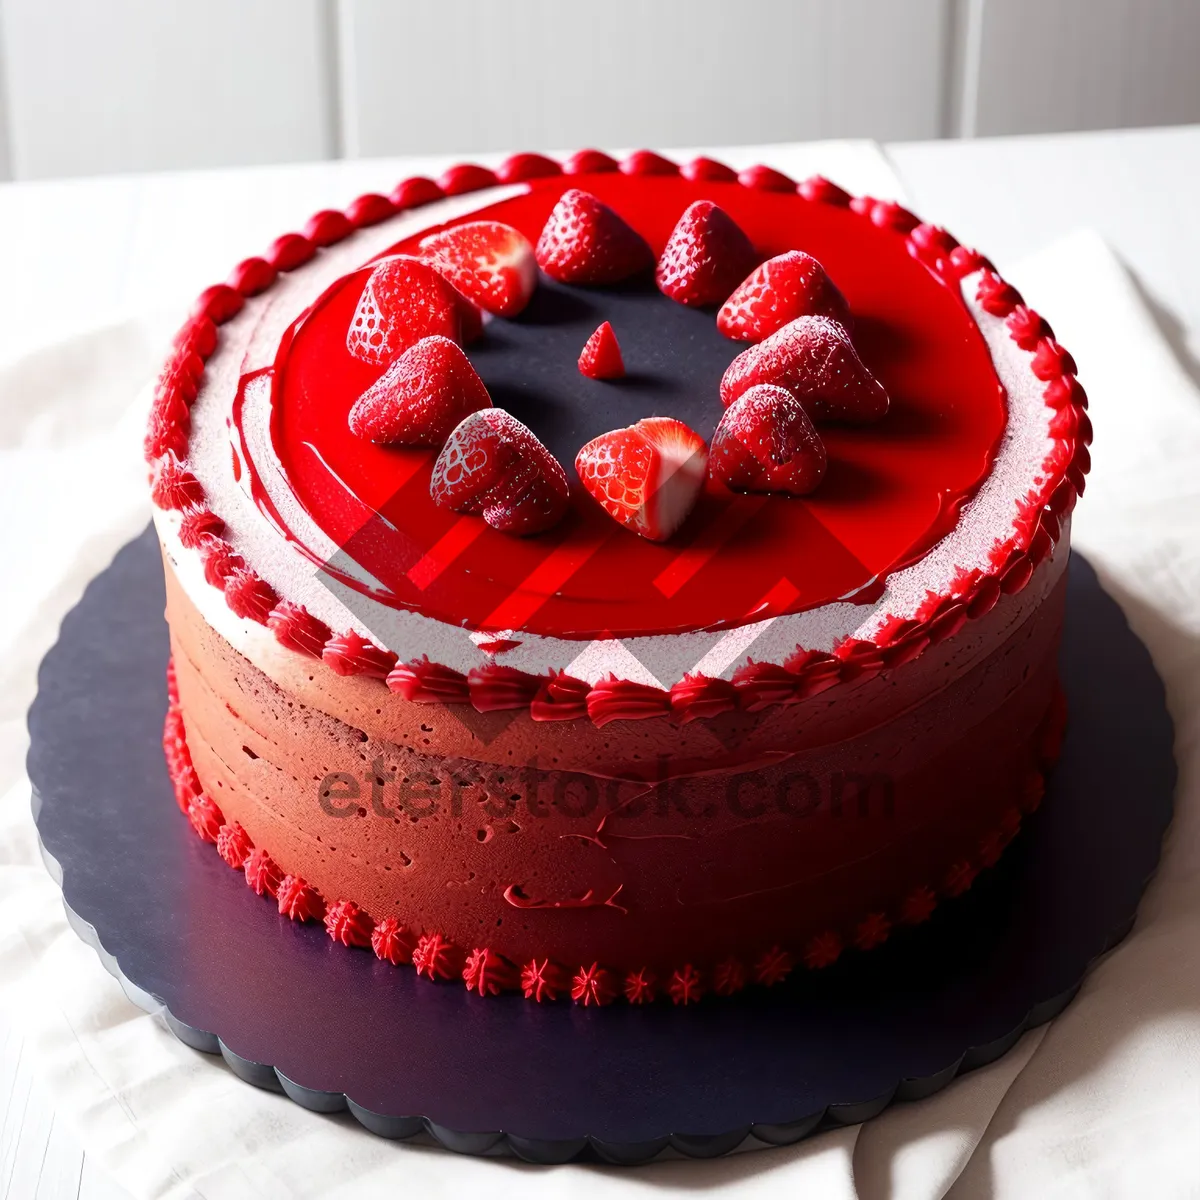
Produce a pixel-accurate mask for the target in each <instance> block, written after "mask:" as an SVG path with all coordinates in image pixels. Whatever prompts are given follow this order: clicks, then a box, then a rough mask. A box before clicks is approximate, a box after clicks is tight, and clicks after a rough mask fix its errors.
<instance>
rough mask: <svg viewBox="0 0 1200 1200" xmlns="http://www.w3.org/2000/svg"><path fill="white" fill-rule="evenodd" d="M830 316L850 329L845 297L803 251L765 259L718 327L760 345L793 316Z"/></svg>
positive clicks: (720, 315) (719, 316) (719, 315)
mask: <svg viewBox="0 0 1200 1200" xmlns="http://www.w3.org/2000/svg"><path fill="white" fill-rule="evenodd" d="M809 316H813V317H832V318H833V320H835V321H838V322H840V323H841V324H842V325H844V326H845V327H846V329H848V330H849V329H852V328H853V318H852V317H851V316H850V306H849V305H848V304H847V303H846V298H845V296H843V295H842V293H841V292H839V291H838V289H837V288H836V287H835V286H834V284H833V281H832V280H831V279H830V278H829V276H828V275H826V274H825V268H824V267H823V266H821V264H820V263H819V262H817V260H816V259H815V258H813V256H812V255H811V254H805V253H804V251H803V250H789V251H788V252H787V253H786V254H779V255H776V256H775V257H774V258H769V259H767V261H766V262H765V263H763V264H762V266H760V267H758V268H757V269H756V270H755V271H753V272H751V274H750V276H749V278H748V279H746V280H744V281H743V282H742V283H741V284H739V285H738V288H737V290H736V291H735V292H734V293H733V295H732V296H730V297H729V299H728V300H726V301H725V303H724V304H723V305H722V306H721V311H720V312H719V313H717V328H718V329H719V330H720V331H721V332H722V333H723V334H724V335H725V336H726V337H728V338H733V339H734V340H735V341H739V342H761V341H762V340H763V338H767V337H770V336H771V334H773V333H774V332H775V331H776V330H777V329H782V328H783V327H784V326H785V325H786V324H787V323H788V322H789V321H794V320H795V319H796V318H797V317H809Z"/></svg>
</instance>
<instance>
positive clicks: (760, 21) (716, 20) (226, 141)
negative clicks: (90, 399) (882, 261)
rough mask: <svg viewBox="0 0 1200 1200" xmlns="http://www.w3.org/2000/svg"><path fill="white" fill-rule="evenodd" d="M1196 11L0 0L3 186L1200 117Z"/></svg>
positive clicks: (1128, 0) (913, 0) (1045, 2)
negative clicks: (260, 167)
mask: <svg viewBox="0 0 1200 1200" xmlns="http://www.w3.org/2000/svg"><path fill="white" fill-rule="evenodd" d="M1198 59H1200V2H1198V0H736V2H734V0H607V2H606V3H605V4H603V5H598V4H594V3H583V2H582V0H0V178H16V179H37V178H46V177H52V176H63V175H88V174H97V173H107V172H113V171H131V170H157V169H172V168H185V167H211V166H226V165H238V164H247V163H269V162H281V161H300V160H310V159H322V158H331V157H339V156H342V155H347V156H366V155H392V154H403V153H422V152H433V151H438V152H462V153H470V152H473V151H485V150H501V149H505V148H512V147H543V148H565V147H575V146H580V145H584V144H600V145H608V146H627V145H633V144H644V145H663V146H669V145H697V144H720V143H734V142H747V143H750V142H768V141H792V140H800V139H808V138H820V137H847V136H850V137H853V136H869V137H876V138H879V139H882V140H910V139H924V138H937V137H944V136H956V135H966V136H973V135H986V134H995V133H1023V132H1039V131H1043V130H1060V129H1081V128H1102V127H1109V126H1128V125H1149V124H1162V123H1172V122H1185V121H1200V70H1197V68H1196V65H1195V64H1196V62H1197V61H1198Z"/></svg>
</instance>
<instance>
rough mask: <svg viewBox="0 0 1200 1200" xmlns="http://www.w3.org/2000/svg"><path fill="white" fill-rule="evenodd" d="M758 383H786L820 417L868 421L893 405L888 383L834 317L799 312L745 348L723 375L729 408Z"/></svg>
mask: <svg viewBox="0 0 1200 1200" xmlns="http://www.w3.org/2000/svg"><path fill="white" fill-rule="evenodd" d="M759 383H774V384H778V385H779V386H780V387H782V388H786V389H787V390H788V391H789V392H791V393H792V395H793V396H795V397H796V399H797V400H799V401H800V403H801V404H803V405H804V408H805V410H806V411H807V412H808V415H809V416H810V417H811V418H812V419H813V420H814V421H817V422H821V421H845V422H847V423H849V424H852V425H866V424H869V423H870V422H872V421H878V420H879V419H880V418H881V417H883V416H884V415H885V414H886V413H887V410H888V395H887V392H885V391H884V390H883V385H882V384H881V383H880V382H879V381H878V380H877V379H876V378H875V377H874V376H873V375H872V374H871V372H870V371H868V370H867V368H866V367H865V366H863V362H862V359H860V358H859V357H858V355H857V354H856V353H855V350H854V346H853V345H852V344H851V342H850V335H849V334H848V333H847V332H846V330H845V328H844V327H843V326H841V325H839V324H838V322H837V321H834V320H831V319H830V318H829V317H797V318H796V319H795V320H794V321H791V322H789V323H788V324H787V325H785V326H784V327H783V328H782V329H779V330H777V331H776V332H775V333H773V334H771V336H770V337H769V338H767V340H766V341H765V342H759V343H758V345H757V346H751V347H750V348H749V349H748V350H743V351H742V352H741V354H739V355H738V356H737V358H735V359H734V360H733V362H731V363H730V364H729V367H728V369H727V370H726V371H725V375H724V378H723V379H722V380H721V401H722V403H723V404H724V405H725V407H726V408H728V407H729V405H731V404H732V403H733V402H734V401H735V400H736V399H737V398H738V397H739V396H740V395H741V394H742V393H743V392H745V391H748V390H749V389H750V388H752V387H754V386H755V384H759Z"/></svg>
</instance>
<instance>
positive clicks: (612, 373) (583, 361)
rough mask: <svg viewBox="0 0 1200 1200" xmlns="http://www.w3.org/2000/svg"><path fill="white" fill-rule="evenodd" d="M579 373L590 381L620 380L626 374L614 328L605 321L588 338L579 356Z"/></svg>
mask: <svg viewBox="0 0 1200 1200" xmlns="http://www.w3.org/2000/svg"><path fill="white" fill-rule="evenodd" d="M579 372H580V374H581V375H586V376H587V377H588V378H589V379H620V378H621V376H622V375H624V374H625V360H624V359H623V358H622V357H621V347H620V346H619V345H618V344H617V335H616V334H615V333H613V327H612V326H611V325H610V324H609V323H608V322H607V321H605V322H604V324H603V325H601V326H600V328H599V329H597V330H596V332H595V333H593V334H592V336H591V337H590V338H588V340H587V342H586V344H585V345H584V347H583V353H582V354H580V356H579Z"/></svg>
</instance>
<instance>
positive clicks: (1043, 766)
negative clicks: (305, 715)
mask: <svg viewBox="0 0 1200 1200" xmlns="http://www.w3.org/2000/svg"><path fill="white" fill-rule="evenodd" d="M167 692H168V697H169V699H168V707H167V716H166V721H165V723H164V725H163V751H164V754H165V757H166V760H167V769H168V773H169V775H170V778H171V783H172V786H173V787H174V789H175V799H176V802H177V803H178V805H179V807H180V809H181V810H182V811H183V812H184V813H185V814H186V815H187V818H188V820H189V822H190V823H191V826H192V828H193V829H194V830H195V832H196V835H197V836H198V837H199V838H200V839H201V840H202V841H205V842H209V843H210V844H212V845H214V846H215V847H216V849H217V853H218V854H219V855H220V856H221V858H222V859H224V861H225V862H226V863H227V864H228V865H229V866H230V867H231V868H233V869H234V870H237V871H241V872H242V873H243V874H244V875H245V878H246V884H247V886H248V887H249V888H250V889H251V890H252V891H254V892H256V893H257V894H258V895H260V896H266V897H268V898H270V899H272V900H273V901H275V903H276V904H277V906H278V908H279V911H280V913H281V914H282V915H283V916H286V917H290V918H291V919H292V920H293V921H321V922H323V924H324V926H325V932H326V933H327V934H328V935H329V937H330V938H331V939H332V940H333V941H335V942H339V943H341V944H342V945H343V946H346V947H360V948H363V949H370V950H372V951H374V953H375V955H376V957H378V958H380V959H382V960H383V961H385V962H389V963H391V964H392V965H393V966H401V965H409V966H412V967H413V968H414V969H415V970H416V972H417V974H418V976H423V977H425V978H426V979H430V980H433V981H437V982H447V981H453V980H455V979H461V980H462V981H463V983H464V985H465V986H466V989H467V991H469V992H474V993H476V994H478V995H480V996H496V995H499V994H500V993H501V992H508V991H520V992H522V993H523V994H524V996H525V998H526V999H527V1000H536V1001H539V1002H545V1001H553V1000H559V999H563V998H567V997H569V998H570V999H571V1000H573V1001H574V1002H575V1003H576V1004H579V1005H582V1006H584V1007H602V1006H605V1005H608V1004H612V1003H613V1002H614V1001H617V1000H620V999H622V998H623V999H625V1000H626V1001H628V1002H629V1003H630V1004H649V1003H651V1002H652V1001H654V1000H659V999H664V998H665V999H669V1000H671V1002H672V1003H674V1004H679V1005H686V1004H694V1003H696V1002H697V1001H699V1000H700V999H701V998H702V997H704V996H705V995H708V994H712V995H717V996H732V995H734V994H735V993H736V992H740V991H742V990H743V989H745V988H746V987H749V986H752V985H753V986H761V987H773V986H774V985H776V984H778V983H782V982H783V981H784V980H785V979H787V977H788V976H789V975H791V973H792V972H793V971H794V970H795V969H796V968H797V967H803V968H805V969H807V970H810V971H817V970H821V969H822V968H824V967H829V966H832V965H833V964H834V963H835V962H837V961H838V959H839V958H841V956H842V954H843V953H844V952H845V951H847V950H857V951H868V950H873V949H875V948H876V947H877V946H880V945H882V944H883V943H884V942H885V941H887V939H888V938H889V937H890V936H891V934H892V932H893V931H894V930H895V929H896V927H898V926H913V925H920V924H922V923H924V922H925V921H927V920H928V919H929V918H930V917H931V916H932V915H933V911H934V909H935V908H936V907H937V904H938V902H939V901H940V900H945V899H952V898H954V897H957V896H961V895H962V894H963V893H964V892H966V891H967V890H968V889H969V888H970V887H971V885H972V884H973V883H974V882H975V879H976V877H977V876H978V875H979V872H980V871H982V870H985V869H986V868H988V867H991V866H995V864H996V863H997V862H998V861H999V859H1000V856H1001V854H1002V853H1003V852H1004V850H1005V848H1006V847H1007V846H1008V844H1009V843H1010V842H1011V841H1012V840H1013V838H1014V837H1016V835H1017V833H1018V831H1019V830H1020V828H1021V821H1022V820H1023V819H1024V817H1026V816H1028V815H1029V814H1031V813H1033V812H1035V811H1036V810H1037V808H1038V806H1039V805H1040V804H1041V801H1042V796H1043V795H1044V794H1045V774H1044V772H1045V771H1047V770H1049V769H1050V767H1051V766H1052V765H1053V764H1054V762H1055V761H1056V760H1057V758H1058V754H1059V748H1060V746H1061V744H1062V737H1063V730H1064V728H1065V725H1066V702H1065V698H1064V697H1063V694H1062V692H1061V691H1058V692H1056V694H1055V697H1054V700H1053V701H1052V702H1051V705H1050V709H1049V711H1048V712H1047V714H1046V716H1045V717H1044V718H1043V721H1042V725H1041V727H1040V729H1039V731H1038V734H1037V739H1038V740H1037V752H1038V761H1039V763H1040V768H1035V769H1034V770H1032V771H1031V773H1030V775H1029V777H1028V779H1027V780H1026V783H1025V787H1024V789H1023V790H1022V794H1021V795H1020V796H1019V797H1018V803H1017V804H1014V805H1013V806H1012V807H1011V808H1009V809H1008V810H1007V811H1006V812H1005V813H1004V815H1003V817H1002V819H1001V822H1000V825H999V827H998V828H996V829H994V830H992V831H991V832H989V833H988V834H986V835H985V836H984V837H983V838H982V839H981V840H980V843H979V845H978V847H977V848H976V851H975V853H974V854H973V855H972V856H970V857H965V858H962V859H960V860H958V861H957V862H955V863H953V864H952V865H951V867H950V869H949V870H948V871H947V872H946V875H945V877H944V878H943V879H942V880H941V881H940V882H931V883H930V884H928V885H921V886H919V887H916V888H914V889H913V890H912V891H911V892H910V893H909V894H908V895H907V896H906V897H904V899H903V900H902V901H901V902H900V903H899V904H898V905H897V906H896V908H895V910H894V911H893V912H890V913H887V912H882V911H879V910H875V911H871V912H868V913H865V914H864V915H863V916H862V918H861V919H860V920H858V921H857V922H855V923H854V924H853V925H851V926H849V927H847V928H846V929H844V930H840V931H839V930H834V929H829V930H826V931H824V932H823V933H820V934H817V935H816V936H814V937H812V938H810V939H809V940H808V942H807V943H806V944H805V945H804V946H801V947H798V948H796V947H793V948H790V949H789V948H787V947H783V946H771V947H769V948H768V949H766V950H764V951H762V952H760V953H759V954H757V955H756V956H754V957H750V958H745V959H742V958H728V959H725V960H724V961H722V962H720V963H718V964H717V965H716V966H715V967H713V968H712V969H711V970H708V971H707V972H706V971H702V970H700V969H699V968H697V967H696V966H694V965H693V964H692V963H684V964H683V965H682V966H679V967H676V968H675V969H674V970H673V971H671V972H670V974H668V975H666V976H665V977H660V976H658V975H656V974H655V973H654V972H652V971H650V970H649V969H647V968H644V967H643V968H639V969H637V970H633V971H628V972H626V973H625V974H624V975H622V974H621V972H619V971H615V970H612V969H610V968H608V967H606V966H604V965H603V964H602V963H599V962H593V963H583V964H579V965H577V966H574V967H571V966H568V965H567V964H564V963H557V962H554V961H553V960H551V959H549V958H534V959H532V960H530V961H529V962H527V963H524V964H521V965H518V964H516V963H512V962H510V961H509V960H508V959H506V958H504V957H503V956H502V955H500V954H498V953H496V951H494V950H492V949H491V948H490V947H487V946H476V947H473V948H472V949H471V950H469V951H467V950H464V949H463V948H462V947H460V946H457V945H455V944H454V943H453V942H452V941H450V940H449V939H448V938H446V937H444V936H443V935H442V934H440V933H437V932H425V933H421V934H417V933H416V932H414V930H413V929H412V928H410V927H409V926H408V925H406V924H404V922H403V921H402V920H401V919H400V918H399V917H394V916H388V917H383V918H380V919H379V920H376V919H374V918H373V917H372V916H371V915H370V914H369V913H367V912H365V911H364V910H363V909H362V908H360V907H359V906H358V905H357V904H356V903H355V902H354V901H353V900H337V901H334V902H333V903H332V904H330V903H327V902H326V900H325V899H324V897H323V896H322V895H321V894H320V892H318V891H317V890H316V889H315V888H314V887H312V886H310V885H309V884H308V883H307V882H306V881H305V880H303V879H301V878H300V877H299V876H297V875H288V874H285V873H284V871H283V870H282V868H281V867H280V866H279V865H278V864H277V863H276V862H275V860H274V859H273V858H271V856H270V855H269V854H268V853H267V851H265V850H263V849H261V848H259V847H255V846H254V845H253V843H252V842H251V840H250V837H249V835H248V834H247V833H246V831H245V830H244V829H243V828H242V827H241V825H239V824H237V823H236V822H233V823H228V822H226V820H225V817H224V814H223V813H222V812H221V810H220V809H219V808H218V807H217V805H216V804H215V803H213V801H212V800H211V799H210V798H209V797H208V796H207V795H206V794H205V793H204V791H203V790H202V789H201V786H200V780H199V778H198V777H197V775H196V772H195V769H194V768H193V766H192V758H191V752H190V750H189V749H188V744H187V738H186V736H185V733H184V727H183V714H182V712H181V710H180V708H179V692H178V689H177V687H176V684H175V668H174V663H173V662H171V663H169V664H168V666H167Z"/></svg>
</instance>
